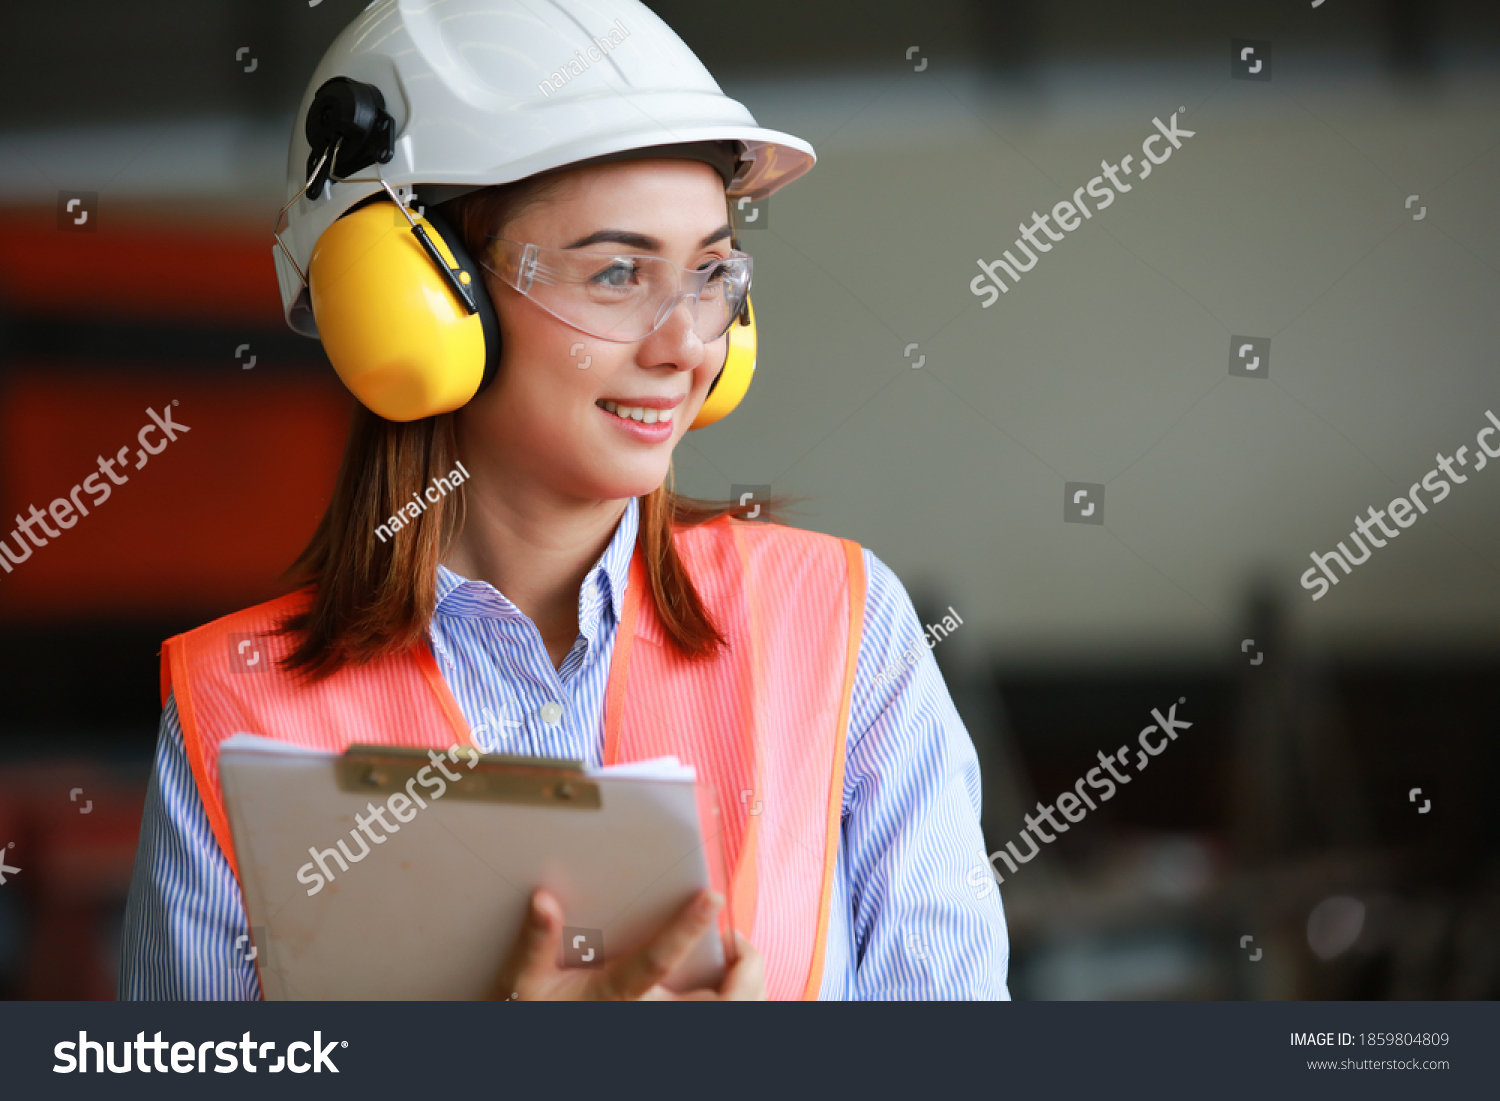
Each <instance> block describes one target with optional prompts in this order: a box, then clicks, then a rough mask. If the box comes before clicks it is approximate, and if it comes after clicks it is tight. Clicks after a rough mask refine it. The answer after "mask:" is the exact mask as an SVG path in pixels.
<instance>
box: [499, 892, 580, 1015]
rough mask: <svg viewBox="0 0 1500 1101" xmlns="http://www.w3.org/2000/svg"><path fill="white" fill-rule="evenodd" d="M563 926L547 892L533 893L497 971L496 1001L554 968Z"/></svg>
mask: <svg viewBox="0 0 1500 1101" xmlns="http://www.w3.org/2000/svg"><path fill="white" fill-rule="evenodd" d="M562 922H563V915H562V906H561V905H559V903H558V901H557V899H556V898H554V897H553V896H552V895H551V894H550V893H549V892H547V891H542V890H538V891H535V892H534V893H533V894H532V896H531V903H530V905H529V906H527V907H526V920H525V921H524V922H523V923H522V925H521V931H520V932H519V933H518V934H517V935H516V942H515V944H514V945H513V946H512V948H511V951H510V955H509V957H507V959H506V961H505V966H503V967H502V968H501V969H500V978H499V981H498V983H497V984H496V988H495V997H496V998H497V999H502V1000H503V999H506V998H509V997H510V996H511V994H512V992H514V991H520V990H522V989H524V988H525V987H527V986H529V985H530V984H531V983H532V982H534V981H536V980H537V979H539V978H541V977H542V976H544V975H546V974H547V973H548V972H550V971H552V970H553V969H554V968H555V967H556V965H557V958H558V952H559V950H560V946H561V944H562ZM502 988H503V989H502Z"/></svg>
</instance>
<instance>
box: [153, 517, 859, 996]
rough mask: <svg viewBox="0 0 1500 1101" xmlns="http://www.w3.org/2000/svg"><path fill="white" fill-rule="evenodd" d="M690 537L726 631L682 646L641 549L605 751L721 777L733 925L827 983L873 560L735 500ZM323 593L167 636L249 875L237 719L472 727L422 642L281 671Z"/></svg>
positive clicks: (386, 737) (425, 741) (780, 965)
mask: <svg viewBox="0 0 1500 1101" xmlns="http://www.w3.org/2000/svg"><path fill="white" fill-rule="evenodd" d="M674 539H675V542H676V545H677V551H678V554H679V555H680V556H681V558H682V560H683V562H684V564H685V565H686V567H687V570H688V573H689V575H690V576H691V577H692V579H693V584H694V585H695V586H696V587H697V590H698V594H699V596H700V598H701V599H702V600H703V603H704V605H705V606H706V607H707V609H708V611H709V614H710V615H711V616H712V617H713V619H714V622H715V623H716V624H717V626H718V627H719V630H720V631H721V632H722V633H723V634H724V635H725V637H726V638H727V639H728V641H729V646H728V647H727V648H726V649H725V650H722V651H721V652H720V653H719V654H718V656H716V657H715V658H713V659H711V660H690V659H687V658H685V657H684V656H682V654H681V653H680V651H678V650H677V648H676V647H675V646H674V645H673V644H672V643H671V641H670V639H669V638H668V637H667V635H666V633H665V631H664V629H663V627H662V625H661V622H660V620H659V619H658V618H657V615H656V609H655V605H654V602H653V601H651V600H647V599H643V595H644V594H645V591H646V577H645V572H644V564H643V562H642V559H641V553H640V550H639V549H638V548H637V550H636V551H635V553H634V555H633V556H632V558H631V563H630V578H629V581H628V583H627V585H626V587H625V597H624V602H623V611H622V615H621V621H620V624H619V627H618V629H617V631H616V634H615V646H614V653H613V656H612V659H611V662H610V669H609V681H608V685H607V687H606V691H605V700H604V763H605V764H606V765H609V764H616V763H619V762H624V761H636V760H645V759H648V758H651V757H658V756H664V755H667V754H674V755H676V756H677V757H678V758H679V759H680V760H682V761H683V762H684V763H686V764H690V765H693V766H694V767H695V768H696V769H697V772H698V778H699V781H700V782H702V783H708V784H710V785H712V786H713V788H714V789H715V790H716V791H717V793H718V798H719V806H720V808H721V811H722V834H721V842H722V845H723V847H724V852H725V857H726V862H727V866H728V867H729V868H730V869H732V872H731V873H730V874H731V881H730V890H729V895H730V898H729V904H730V906H731V907H732V914H733V917H734V923H735V927H736V928H737V929H738V930H739V931H740V932H742V933H743V934H745V935H746V937H748V938H749V940H750V941H751V943H753V944H754V945H755V946H756V948H757V949H759V951H760V952H761V954H762V955H763V956H764V957H765V961H766V990H767V993H768V995H769V996H770V997H772V998H798V997H801V998H816V997H817V996H818V990H819V986H820V983H821V981H822V972H823V948H824V941H825V939H826V934H827V929H828V907H829V900H830V898H831V896H832V890H833V870H834V859H835V856H836V854H837V852H838V844H839V834H840V823H841V818H842V815H841V810H842V802H843V800H842V793H843V783H844V750H845V744H846V738H847V733H848V727H849V701H850V697H851V695H852V692H853V687H854V671H855V665H856V663H857V659H858V656H859V643H860V637H861V633H862V630H863V624H864V608H865V574H864V558H863V556H862V553H861V550H860V547H859V545H858V544H857V543H853V542H851V541H849V540H847V539H837V538H834V537H832V536H827V535H821V534H819V533H816V532H807V531H801V530H798V529H795V528H786V527H781V526H779V525H774V524H767V523H745V522H742V521H734V520H730V519H729V518H727V517H724V518H721V519H719V520H715V521H712V522H710V523H707V524H702V525H699V526H697V527H693V528H684V529H679V530H678V531H677V532H676V533H675V535H674ZM310 599H311V592H310V590H306V589H304V590H302V591H300V592H296V593H292V594H290V595H288V596H284V597H282V598H280V599H278V600H272V601H270V602H268V603H265V604H260V605H257V606H256V607H253V608H247V609H245V610H244V611H241V612H236V613H234V614H233V615H229V616H225V617H224V618H222V619H218V620H215V621H214V622H212V623H209V624H206V625H204V626H202V627H199V628H197V629H196V630H192V631H188V632H187V633H185V634H181V635H177V636H175V637H173V638H170V639H168V640H167V641H166V643H165V644H164V645H163V647H162V685H161V692H162V702H163V705H165V703H166V699H167V694H168V692H169V691H171V692H175V693H176V700H177V714H178V718H179V719H180V720H181V725H182V735H183V741H184V744H185V746H186V749H187V756H188V760H189V762H190V763H191V765H192V770H193V777H194V779H195V780H196V782H197V785H198V793H199V795H200V796H201V797H202V800H203V807H204V809H205V811H207V814H208V821H209V823H210V825H211V826H212V827H213V831H214V835H215V836H216V837H217V838H218V841H219V847H220V848H221V849H222V850H223V852H224V856H225V858H226V859H227V860H228V861H229V865H230V867H231V868H232V869H234V871H235V875H236V877H238V875H239V871H238V868H237V866H236V864H235V858H234V847H233V844H232V841H231V838H230V833H229V823H228V820H227V818H226V817H225V814H224V805H223V791H222V788H221V786H220V783H219V768H218V759H219V746H220V743H222V742H223V740H224V739H225V738H228V737H229V736H230V735H231V734H234V733H236V732H240V731H243V732H247V733H251V734H260V735H262V736H264V737H270V738H277V739H279V740H281V741H285V742H292V743H295V744H297V745H301V746H306V747H309V748H313V749H319V750H323V751H326V752H334V753H341V752H343V751H344V750H345V749H346V748H347V747H348V746H350V745H351V744H354V743H358V742H365V743H379V744H383V745H403V746H416V747H421V748H436V749H445V748H446V747H448V746H450V745H452V744H454V743H455V742H457V743H458V744H459V745H466V746H467V745H472V744H473V741H472V739H471V738H470V733H469V726H468V723H467V722H466V721H465V719H464V716H463V713H462V711H461V710H460V709H459V706H458V703H457V701H456V700H455V699H454V698H453V694H452V692H451V691H450V690H449V688H448V685H447V682H446V681H444V680H443V677H442V674H441V672H440V671H439V670H438V666H437V662H436V660H435V659H434V658H433V655H432V651H431V649H430V648H429V647H428V645H427V643H426V642H425V641H424V642H422V643H421V644H420V645H419V646H417V647H416V648H414V649H413V650H412V651H410V652H408V653H407V654H404V655H401V656H397V657H390V658H386V659H383V660H381V661H377V662H372V663H370V664H368V665H364V666H360V667H353V666H346V667H345V668H343V669H341V670H340V671H339V672H337V673H335V674H333V675H332V676H331V677H328V678H327V679H326V680H324V681H322V682H320V683H318V684H316V685H312V686H307V685H304V684H302V683H301V682H299V681H298V680H297V679H296V678H294V677H292V676H290V675H288V674H287V673H285V672H283V671H282V669H281V667H280V664H279V662H280V659H281V658H282V657H283V655H285V654H286V653H287V652H289V650H290V649H291V647H292V642H293V640H292V639H291V638H290V637H289V636H286V635H276V634H272V633H270V632H272V631H273V630H274V628H275V627H277V626H278V625H279V624H280V623H281V622H282V621H283V620H284V619H285V618H286V616H287V615H288V614H290V613H293V612H295V611H298V610H300V609H302V608H305V607H307V606H308V604H309V602H310ZM247 654H248V655H255V654H258V655H259V656H258V658H254V657H251V658H247V657H246V655H247ZM247 661H248V662H250V664H249V666H248V668H247ZM627 685H628V688H627Z"/></svg>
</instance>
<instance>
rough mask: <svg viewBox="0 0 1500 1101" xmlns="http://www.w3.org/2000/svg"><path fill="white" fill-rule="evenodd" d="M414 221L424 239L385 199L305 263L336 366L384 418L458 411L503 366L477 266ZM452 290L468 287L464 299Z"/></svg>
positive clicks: (434, 229) (331, 232) (443, 225)
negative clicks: (466, 300)
mask: <svg viewBox="0 0 1500 1101" xmlns="http://www.w3.org/2000/svg"><path fill="white" fill-rule="evenodd" d="M417 224H418V226H420V227H421V229H422V230H423V233H424V235H425V237H426V242H424V241H423V240H422V239H421V238H419V237H418V235H417V234H416V233H415V232H414V231H413V230H412V227H411V223H410V222H409V221H407V219H406V216H405V215H404V214H402V212H401V211H400V210H399V209H398V208H397V207H396V204H395V203H392V202H390V201H388V200H386V199H385V197H384V196H382V197H380V198H379V199H377V200H376V201H373V202H370V203H368V204H367V205H363V206H358V207H355V208H354V209H353V210H351V211H350V212H349V213H348V214H345V215H344V216H343V217H342V218H340V219H338V220H337V221H336V222H334V223H333V225H331V226H329V227H328V229H326V230H325V231H324V232H323V235H322V236H321V237H319V238H318V243H317V245H316V246H314V248H313V253H312V258H311V260H310V261H309V263H308V293H309V295H310V297H311V299H312V310H313V317H314V318H315V319H316V321H317V325H318V335H319V337H321V338H322V341H323V348H324V351H326V352H327V353H328V358H329V360H330V362H332V364H333V369H334V370H335V371H337V372H338V376H339V378H340V379H342V380H343V382H344V385H345V386H347V387H348V388H349V389H350V390H351V391H352V392H353V393H354V396H355V397H357V398H358V399H359V400H360V401H361V402H362V403H363V404H364V405H365V406H366V407H367V408H368V409H369V410H370V411H371V412H373V413H375V414H377V415H379V416H381V417H384V418H385V419H386V420H390V421H413V420H418V419H420V418H422V417H431V416H436V415H437V414H439V413H447V412H450V411H451V410H454V409H457V408H458V407H459V406H461V405H463V404H464V403H465V402H467V401H468V400H469V399H470V398H472V397H473V396H474V395H475V394H477V393H478V392H479V391H480V389H482V388H483V387H484V385H485V384H487V383H488V382H489V381H490V379H492V378H493V377H494V375H495V371H496V369H497V368H498V367H499V363H500V324H499V321H498V320H497V319H496V317H495V308H494V305H493V303H491V301H490V296H489V292H488V290H487V289H486V287H485V284H484V278H483V269H482V268H481V267H480V266H479V265H478V264H476V263H475V262H474V260H473V258H472V257H471V256H469V254H468V251H467V250H466V249H465V248H464V245H463V241H462V239H461V237H460V235H459V234H458V233H457V232H456V231H455V230H454V228H453V227H452V226H451V225H450V224H449V223H448V221H447V220H446V219H445V218H443V217H442V215H441V214H439V213H438V212H437V211H436V210H433V209H428V210H427V211H426V212H425V214H424V216H423V217H421V218H419V219H418V220H417ZM429 245H430V246H431V247H432V249H433V251H434V252H436V253H437V254H438V256H440V257H441V262H442V263H443V264H444V265H445V266H446V267H447V269H448V271H447V273H445V272H444V271H443V270H442V269H440V268H439V266H438V263H439V260H438V256H434V255H432V254H430V253H429V252H428V247H429ZM450 279H451V280H453V282H450ZM459 287H461V288H464V289H467V290H468V291H469V294H468V295H467V296H462V297H461V294H460V290H459V289H458V288H459ZM465 297H467V298H468V299H469V301H468V302H465V300H464V298H465ZM470 304H472V306H473V310H472V312H471V310H470V308H469V307H470ZM726 370H727V365H726Z"/></svg>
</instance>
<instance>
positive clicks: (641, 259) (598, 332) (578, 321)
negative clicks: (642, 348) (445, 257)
mask: <svg viewBox="0 0 1500 1101" xmlns="http://www.w3.org/2000/svg"><path fill="white" fill-rule="evenodd" d="M490 244H491V248H490V256H489V259H488V260H487V261H486V262H485V264H484V266H485V268H486V269H488V270H489V271H491V272H493V273H494V274H495V275H497V276H499V277H500V278H501V279H502V280H504V281H505V282H506V283H507V284H509V285H510V286H512V287H514V288H515V289H516V290H518V291H520V292H521V293H522V294H524V295H526V296H527V297H529V298H531V299H532V300H533V301H534V302H536V303H537V304H538V305H539V306H541V307H542V308H543V309H545V310H546V311H547V312H548V313H550V314H552V315H553V316H554V317H556V318H558V319H559V320H562V321H565V322H567V323H568V324H569V325H571V326H573V327H574V328H575V329H578V330H580V331H582V332H585V333H588V334H589V335H590V336H596V337H599V338H601V339H603V340H612V341H617V342H620V343H627V342H630V341H636V340H644V339H645V338H646V337H648V336H650V335H651V334H652V333H654V332H655V331H656V330H657V329H659V328H661V327H662V326H663V325H665V324H666V322H667V319H668V318H670V317H671V316H672V314H673V312H674V311H675V310H676V309H677V306H678V305H679V304H683V305H685V306H686V307H687V309H688V312H689V314H690V315H691V316H692V318H693V323H694V325H693V327H694V330H695V331H696V332H697V334H698V339H700V340H702V341H703V342H704V343H705V344H707V343H710V342H712V341H715V340H718V339H719V337H721V336H723V335H724V333H725V331H726V330H727V329H728V328H729V326H730V324H731V323H732V322H733V321H734V319H735V317H736V316H737V315H738V314H739V312H740V309H741V308H742V307H743V305H744V302H745V298H746V297H747V296H748V295H749V293H750V276H751V261H750V257H749V256H748V255H747V254H745V253H743V252H734V253H732V254H731V255H730V256H729V257H728V258H726V259H723V260H718V261H715V262H713V263H710V264H707V265H705V266H704V267H702V268H700V269H698V270H696V271H693V270H689V269H687V268H684V267H682V266H680V265H678V264H674V263H673V262H672V261H670V260H667V259H665V258H664V257H660V256H636V255H624V254H614V253H606V252H580V251H578V250H576V249H555V248H542V247H540V246H538V245H531V244H526V243H524V242H520V241H509V240H506V239H505V238H500V237H497V238H492V239H491V242H490Z"/></svg>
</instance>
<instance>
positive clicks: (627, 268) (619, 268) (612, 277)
mask: <svg viewBox="0 0 1500 1101" xmlns="http://www.w3.org/2000/svg"><path fill="white" fill-rule="evenodd" d="M635 274H636V268H635V265H634V264H627V263H626V262H625V261H623V260H616V261H615V262H614V263H612V264H610V265H609V267H607V268H605V269H604V270H603V271H601V272H599V274H597V275H595V276H594V277H593V279H592V280H590V282H593V283H598V284H599V285H600V286H604V287H624V286H628V285H629V283H630V282H631V281H632V280H633V278H634V276H635ZM622 276H623V277H624V281H623V282H622V281H621V279H620V277H622Z"/></svg>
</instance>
